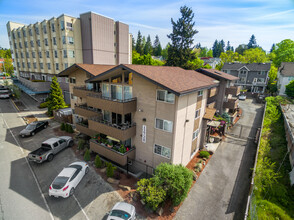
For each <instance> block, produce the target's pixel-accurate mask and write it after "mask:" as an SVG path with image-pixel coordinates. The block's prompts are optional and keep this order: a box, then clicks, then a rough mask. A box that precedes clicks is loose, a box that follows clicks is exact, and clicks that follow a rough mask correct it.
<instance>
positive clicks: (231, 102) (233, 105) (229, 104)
mask: <svg viewBox="0 0 294 220" xmlns="http://www.w3.org/2000/svg"><path fill="white" fill-rule="evenodd" d="M238 103H239V100H238V99H229V100H228V101H226V102H224V105H223V107H224V108H228V109H236V108H237V107H238Z"/></svg>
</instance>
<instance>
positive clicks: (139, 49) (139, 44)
mask: <svg viewBox="0 0 294 220" xmlns="http://www.w3.org/2000/svg"><path fill="white" fill-rule="evenodd" d="M136 51H137V52H138V53H139V54H140V55H143V52H144V51H143V42H142V35H141V32H140V31H138V36H137V42H136Z"/></svg>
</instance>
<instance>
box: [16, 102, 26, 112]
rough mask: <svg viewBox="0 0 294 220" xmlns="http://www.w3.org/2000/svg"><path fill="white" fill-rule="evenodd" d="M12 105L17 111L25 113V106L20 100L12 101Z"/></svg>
mask: <svg viewBox="0 0 294 220" xmlns="http://www.w3.org/2000/svg"><path fill="white" fill-rule="evenodd" d="M13 102H14V104H15V105H16V106H17V108H18V109H19V111H25V110H27V109H26V107H25V105H24V104H23V103H22V101H20V100H13Z"/></svg>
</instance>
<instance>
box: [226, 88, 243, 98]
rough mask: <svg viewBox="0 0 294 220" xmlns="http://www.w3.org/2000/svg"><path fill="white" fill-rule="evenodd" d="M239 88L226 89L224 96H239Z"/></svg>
mask: <svg viewBox="0 0 294 220" xmlns="http://www.w3.org/2000/svg"><path fill="white" fill-rule="evenodd" d="M240 91H241V87H240V86H231V87H229V88H226V93H225V94H226V95H229V94H231V95H233V96H238V95H239V94H240Z"/></svg>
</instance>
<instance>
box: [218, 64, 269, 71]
mask: <svg viewBox="0 0 294 220" xmlns="http://www.w3.org/2000/svg"><path fill="white" fill-rule="evenodd" d="M242 67H246V68H247V69H249V71H269V70H270V68H271V63H224V66H223V68H222V69H223V70H239V69H241V68H242Z"/></svg>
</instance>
